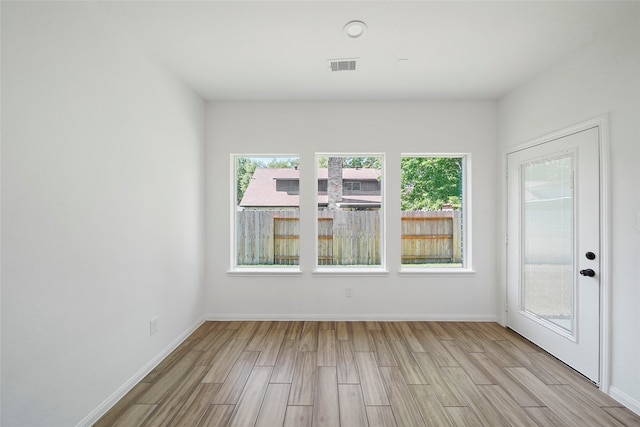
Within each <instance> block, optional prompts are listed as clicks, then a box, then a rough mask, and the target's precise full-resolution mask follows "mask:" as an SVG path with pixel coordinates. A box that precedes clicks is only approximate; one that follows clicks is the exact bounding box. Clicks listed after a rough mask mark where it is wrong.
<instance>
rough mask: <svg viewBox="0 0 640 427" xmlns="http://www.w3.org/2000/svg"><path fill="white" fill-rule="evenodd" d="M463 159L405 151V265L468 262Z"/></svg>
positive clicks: (438, 266)
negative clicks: (465, 258)
mask: <svg viewBox="0 0 640 427" xmlns="http://www.w3.org/2000/svg"><path fill="white" fill-rule="evenodd" d="M465 163H466V162H465V157H463V156H460V157H448V156H429V155H404V156H402V159H401V177H402V178H401V208H402V213H401V222H402V228H401V230H402V233H401V234H402V237H401V238H402V244H401V263H402V266H403V267H412V268H426V269H428V268H442V267H445V268H449V267H454V268H455V267H458V268H461V267H465V260H464V256H465V253H464V252H465V250H464V248H465V238H464V236H465V226H464V223H465V206H464V199H465V198H464V174H465Z"/></svg>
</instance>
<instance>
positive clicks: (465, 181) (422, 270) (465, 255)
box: [398, 152, 475, 276]
mask: <svg viewBox="0 0 640 427" xmlns="http://www.w3.org/2000/svg"><path fill="white" fill-rule="evenodd" d="M405 157H424V158H462V211H463V215H462V223H461V225H462V266H461V267H412V266H411V265H410V264H402V263H401V262H400V270H399V272H398V274H401V275H404V274H406V275H412V274H422V275H445V276H451V275H468V274H475V271H474V270H473V262H472V253H471V252H472V251H471V248H472V247H473V245H472V241H471V239H472V236H473V233H472V231H471V224H472V220H471V218H472V207H471V200H472V197H471V153H424V152H422V153H401V154H400V160H402V159H403V158H405ZM398 238H399V239H401V238H402V236H398ZM398 256H401V254H400V253H399V254H398Z"/></svg>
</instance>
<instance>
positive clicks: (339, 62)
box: [329, 58, 360, 72]
mask: <svg viewBox="0 0 640 427" xmlns="http://www.w3.org/2000/svg"><path fill="white" fill-rule="evenodd" d="M359 66H360V64H359V61H358V58H349V59H329V70H331V71H332V72H335V71H356V70H357V69H358V68H359Z"/></svg>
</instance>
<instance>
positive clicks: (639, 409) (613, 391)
mask: <svg viewBox="0 0 640 427" xmlns="http://www.w3.org/2000/svg"><path fill="white" fill-rule="evenodd" d="M609 396H611V398H612V399H614V400H617V401H618V402H620V403H621V404H623V405H624V406H626V407H627V408H628V409H629V410H631V411H633V412H635V413H636V414H638V415H640V401H637V400H635V399H634V398H633V397H631V396H629V395H628V394H626V393H625V392H623V391H622V390H620V389H618V388H616V387H614V386H611V387H609Z"/></svg>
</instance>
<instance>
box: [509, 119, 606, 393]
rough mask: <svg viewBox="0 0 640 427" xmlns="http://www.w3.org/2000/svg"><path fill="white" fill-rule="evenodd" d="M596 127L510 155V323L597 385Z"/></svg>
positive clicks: (597, 191)
mask: <svg viewBox="0 0 640 427" xmlns="http://www.w3.org/2000/svg"><path fill="white" fill-rule="evenodd" d="M599 152H600V151H599V130H598V128H597V127H593V128H591V129H587V130H583V131H580V132H577V133H574V134H571V135H567V136H564V137H561V138H558V139H555V140H552V141H548V142H545V143H542V144H539V145H536V146H533V147H530V148H526V149H523V150H520V151H517V152H514V153H510V154H509V155H508V178H507V179H508V183H507V187H508V250H507V257H508V264H507V268H508V272H507V309H508V313H507V325H508V326H509V327H510V328H511V329H513V330H515V331H516V332H518V333H519V334H521V335H523V336H524V337H526V338H527V339H529V340H531V341H532V342H534V343H536V344H537V345H539V346H540V347H542V348H544V349H545V350H546V351H548V352H549V353H551V354H553V355H554V356H556V357H557V358H559V359H560V360H562V361H563V362H565V363H566V364H568V365H569V366H571V367H573V368H574V369H576V370H577V371H578V372H580V373H582V374H583V375H585V376H586V377H587V378H589V379H591V380H592V381H594V382H596V383H598V382H599V367H600V286H599V271H600V268H599V267H600V177H599V174H600V165H599Z"/></svg>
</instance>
